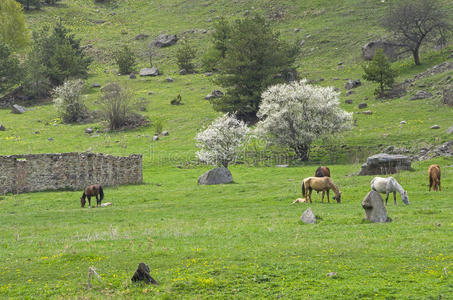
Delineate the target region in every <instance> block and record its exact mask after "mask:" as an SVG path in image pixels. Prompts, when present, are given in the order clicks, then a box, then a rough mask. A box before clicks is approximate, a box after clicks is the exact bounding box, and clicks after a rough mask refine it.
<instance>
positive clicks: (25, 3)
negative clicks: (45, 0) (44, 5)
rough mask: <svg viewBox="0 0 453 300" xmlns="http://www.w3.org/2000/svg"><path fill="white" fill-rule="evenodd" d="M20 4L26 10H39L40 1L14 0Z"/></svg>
mask: <svg viewBox="0 0 453 300" xmlns="http://www.w3.org/2000/svg"><path fill="white" fill-rule="evenodd" d="M16 1H17V2H19V3H20V4H22V5H23V6H24V7H25V9H26V10H29V9H30V6H34V7H35V8H37V9H39V8H41V0H16Z"/></svg>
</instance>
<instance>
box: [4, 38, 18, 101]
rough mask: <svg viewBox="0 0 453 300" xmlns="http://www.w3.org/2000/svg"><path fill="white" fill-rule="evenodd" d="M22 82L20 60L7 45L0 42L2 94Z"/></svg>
mask: <svg viewBox="0 0 453 300" xmlns="http://www.w3.org/2000/svg"><path fill="white" fill-rule="evenodd" d="M19 80H20V67H19V60H18V59H17V57H16V56H14V55H13V53H12V52H11V49H10V48H9V47H8V45H7V44H5V43H4V42H2V41H1V40H0V94H1V93H4V92H6V91H7V90H8V89H9V88H11V87H12V86H14V85H15V84H17V83H18V82H19Z"/></svg>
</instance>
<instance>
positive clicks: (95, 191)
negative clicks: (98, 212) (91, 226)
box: [80, 184, 104, 208]
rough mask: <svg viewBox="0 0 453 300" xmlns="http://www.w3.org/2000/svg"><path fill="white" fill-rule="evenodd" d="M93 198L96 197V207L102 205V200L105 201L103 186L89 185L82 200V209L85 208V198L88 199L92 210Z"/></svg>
mask: <svg viewBox="0 0 453 300" xmlns="http://www.w3.org/2000/svg"><path fill="white" fill-rule="evenodd" d="M98 195H99V196H100V197H98ZM91 196H96V207H98V206H99V205H101V201H102V199H104V191H103V190H102V186H101V185H100V184H93V185H89V186H87V187H86V188H85V191H84V192H83V195H82V197H81V198H80V204H81V205H82V207H85V203H86V201H85V198H88V204H89V205H90V208H91Z"/></svg>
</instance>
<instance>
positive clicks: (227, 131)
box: [195, 113, 250, 168]
mask: <svg viewBox="0 0 453 300" xmlns="http://www.w3.org/2000/svg"><path fill="white" fill-rule="evenodd" d="M249 132H250V129H249V128H248V127H247V125H246V124H245V123H244V122H242V121H240V120H238V119H237V118H236V116H235V115H234V114H229V113H227V114H225V115H223V116H221V117H219V118H217V119H216V120H214V121H213V122H212V124H211V125H209V126H208V127H207V128H206V129H205V130H203V131H201V132H199V133H198V134H197V136H196V137H195V141H196V145H197V147H198V148H200V149H201V150H200V151H197V153H196V155H197V157H198V159H199V160H201V161H203V162H206V163H208V164H211V165H215V166H224V167H225V168H228V164H229V163H230V162H232V161H233V160H234V159H235V158H236V157H237V154H238V151H239V149H240V147H241V146H242V145H244V144H246V143H247V141H248V138H249Z"/></svg>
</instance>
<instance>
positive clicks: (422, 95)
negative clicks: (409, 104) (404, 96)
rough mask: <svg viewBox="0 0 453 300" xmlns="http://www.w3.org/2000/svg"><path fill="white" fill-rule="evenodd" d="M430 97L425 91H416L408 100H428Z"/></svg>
mask: <svg viewBox="0 0 453 300" xmlns="http://www.w3.org/2000/svg"><path fill="white" fill-rule="evenodd" d="M432 96H433V95H432V94H431V93H429V92H427V91H418V92H417V93H415V95H414V96H412V97H410V98H409V100H419V99H426V98H430V97H432Z"/></svg>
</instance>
